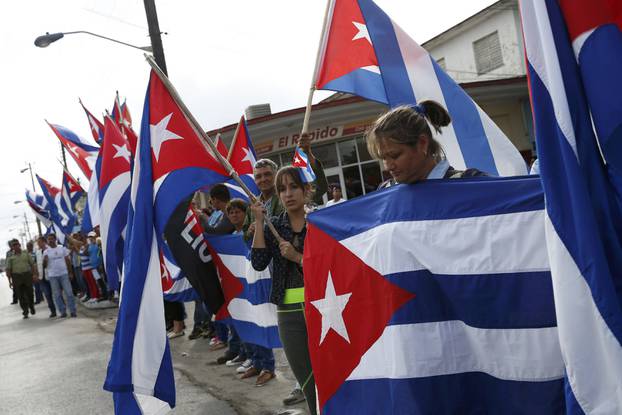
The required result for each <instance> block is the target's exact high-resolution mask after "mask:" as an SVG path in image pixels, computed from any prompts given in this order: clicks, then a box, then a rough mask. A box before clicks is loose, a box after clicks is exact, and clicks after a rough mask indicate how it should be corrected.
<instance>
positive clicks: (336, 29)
mask: <svg viewBox="0 0 622 415" xmlns="http://www.w3.org/2000/svg"><path fill="white" fill-rule="evenodd" d="M328 7H329V10H328V19H327V24H326V27H325V28H324V36H323V39H322V43H321V46H320V48H321V49H320V59H319V60H318V62H317V67H316V72H315V86H316V88H317V89H330V90H334V91H341V92H347V93H351V94H355V95H359V96H361V97H364V98H367V99H370V100H374V101H378V102H382V103H385V104H388V105H389V106H391V107H396V106H398V105H403V104H416V103H417V101H422V100H426V99H433V100H435V101H437V102H439V103H440V104H442V105H443V106H444V107H445V108H447V110H448V111H449V114H450V115H451V118H452V123H451V125H449V126H447V127H446V128H444V129H443V133H442V135H439V136H437V137H436V138H437V139H438V140H439V141H440V143H441V144H442V145H443V148H444V150H445V153H446V154H447V158H448V159H449V161H450V163H451V164H452V166H453V167H455V168H457V169H465V168H477V169H480V170H482V171H485V172H487V173H489V174H491V175H501V176H514V175H521V174H526V173H527V168H526V165H525V162H524V160H523V158H522V157H521V155H520V153H519V152H518V150H517V149H516V148H515V147H514V145H513V144H512V143H511V142H510V140H508V138H507V137H506V136H505V135H504V134H503V132H502V131H501V130H500V129H499V127H497V126H496V125H495V124H494V122H493V121H492V120H491V119H490V117H488V115H487V114H486V113H485V112H484V111H483V110H482V109H481V108H479V107H478V106H477V104H476V103H475V102H473V100H472V99H471V98H470V97H469V96H468V95H467V94H466V92H464V90H463V89H462V88H460V86H459V85H458V84H456V82H454V81H453V80H452V79H451V78H450V77H449V75H447V74H446V73H445V71H443V70H442V69H441V67H440V66H439V65H438V64H437V63H436V61H435V60H434V59H433V58H432V57H431V56H430V55H429V54H428V52H427V51H426V50H425V49H423V48H422V47H421V46H419V45H418V44H417V43H416V42H415V41H414V40H412V39H411V38H410V37H409V36H408V35H407V34H406V33H405V32H404V31H403V30H402V29H401V28H400V27H399V26H398V25H397V24H395V22H393V21H392V20H391V19H390V18H389V17H388V16H387V15H386V14H385V13H384V12H383V11H382V10H381V9H380V8H379V7H378V6H376V4H375V3H374V2H373V1H371V0H329V6H328Z"/></svg>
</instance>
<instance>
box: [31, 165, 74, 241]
mask: <svg viewBox="0 0 622 415" xmlns="http://www.w3.org/2000/svg"><path fill="white" fill-rule="evenodd" d="M35 176H36V177H37V181H38V182H39V185H40V186H41V190H42V191H43V196H44V197H45V199H46V201H47V205H48V206H49V211H50V218H51V220H52V223H53V224H54V229H55V232H56V233H57V237H58V240H59V242H60V243H61V244H62V243H64V241H65V235H66V234H70V233H71V232H73V228H74V226H75V224H76V220H77V219H76V215H75V213H74V212H73V210H70V209H69V207H68V206H67V205H65V204H64V203H63V200H62V193H61V190H60V189H59V188H58V187H56V186H52V185H51V184H50V182H48V181H47V180H44V179H42V178H41V177H39V175H38V174H37V175H35Z"/></svg>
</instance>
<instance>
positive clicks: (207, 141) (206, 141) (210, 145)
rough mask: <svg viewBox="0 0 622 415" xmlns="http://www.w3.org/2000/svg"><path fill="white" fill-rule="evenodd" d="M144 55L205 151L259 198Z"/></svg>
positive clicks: (248, 191) (272, 228) (250, 196)
mask: <svg viewBox="0 0 622 415" xmlns="http://www.w3.org/2000/svg"><path fill="white" fill-rule="evenodd" d="M144 56H145V59H147V62H148V63H149V65H150V66H151V68H152V69H153V71H154V72H155V74H156V75H157V76H158V78H160V81H162V83H163V84H164V86H165V87H166V89H167V91H168V92H169V94H171V97H172V98H173V100H175V103H176V104H177V105H179V108H180V109H181V111H182V112H183V114H184V116H185V117H186V120H188V123H189V124H190V126H191V127H192V129H193V130H194V133H195V134H196V135H197V136H199V137H200V138H201V140H200V141H201V143H202V144H203V146H204V147H205V150H207V151H210V150H211V152H212V153H214V156H215V157H216V160H218V162H219V163H220V164H221V165H222V167H224V169H225V170H226V171H227V174H229V176H231V178H232V179H233V180H235V182H236V183H237V184H238V185H239V186H240V187H241V188H242V190H244V193H246V195H247V196H248V197H249V199H250V200H251V201H252V202H253V203H255V202H257V201H258V200H259V199H257V196H255V195H254V194H253V192H251V190H250V189H249V188H248V186H246V183H244V182H243V181H242V179H240V175H239V174H238V172H236V171H235V169H234V168H233V167H232V166H231V163H229V160H227V159H226V158H224V157H223V156H222V154H220V152H219V151H218V149H217V148H216V144H214V142H213V141H212V139H211V138H210V137H209V136H208V135H207V133H206V132H205V131H203V129H202V128H201V125H200V124H199V122H198V121H197V119H196V118H194V115H192V113H191V112H190V110H189V109H188V107H186V104H184V102H183V101H182V100H181V97H180V95H179V93H177V90H176V89H175V87H174V86H173V84H172V83H171V81H170V80H169V79H168V77H167V76H166V75H165V74H164V72H162V70H161V69H160V67H159V66H158V64H157V63H156V62H155V61H154V60H153V57H152V56H151V55H147V54H146V53H145V54H144ZM266 225H268V228H269V229H270V231H271V232H272V234H273V235H274V237H275V238H276V239H277V240H278V241H279V242H282V241H283V238H281V235H279V233H278V231H277V230H276V228H275V227H274V225H273V224H272V222H270V221H269V220H268V221H266Z"/></svg>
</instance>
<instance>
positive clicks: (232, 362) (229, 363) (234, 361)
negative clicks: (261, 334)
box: [225, 355, 244, 366]
mask: <svg viewBox="0 0 622 415" xmlns="http://www.w3.org/2000/svg"><path fill="white" fill-rule="evenodd" d="M243 362H244V361H243V360H242V359H241V358H240V355H237V356H236V357H234V358H233V359H231V360H227V361H226V362H225V366H237V365H239V364H242V363H243Z"/></svg>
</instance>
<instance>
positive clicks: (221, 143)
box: [214, 133, 229, 158]
mask: <svg viewBox="0 0 622 415" xmlns="http://www.w3.org/2000/svg"><path fill="white" fill-rule="evenodd" d="M214 144H215V145H216V148H217V149H218V152H219V153H220V155H221V156H223V157H224V158H227V157H228V156H229V150H227V145H226V144H225V143H224V141H222V137H221V136H220V133H218V134H216V138H215V139H214Z"/></svg>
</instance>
